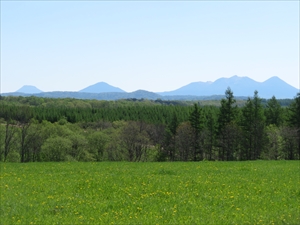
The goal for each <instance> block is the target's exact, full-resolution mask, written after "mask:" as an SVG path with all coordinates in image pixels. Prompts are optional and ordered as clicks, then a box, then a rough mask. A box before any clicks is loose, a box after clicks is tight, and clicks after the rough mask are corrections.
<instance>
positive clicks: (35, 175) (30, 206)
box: [0, 161, 300, 225]
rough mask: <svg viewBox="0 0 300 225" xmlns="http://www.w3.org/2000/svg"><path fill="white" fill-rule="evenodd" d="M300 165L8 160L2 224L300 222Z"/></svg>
mask: <svg viewBox="0 0 300 225" xmlns="http://www.w3.org/2000/svg"><path fill="white" fill-rule="evenodd" d="M299 166H300V163H299V161H246V162H205V161H204V162H173V163H172V162H165V163H159V162H155V163H129V162H100V163H81V162H71V163H67V162H65V163H28V164H20V163H0V168H1V171H0V182H1V183H0V195H1V208H0V223H1V224H222V225H223V224H299V221H300V213H299V212H300V189H299V187H300V167H299Z"/></svg>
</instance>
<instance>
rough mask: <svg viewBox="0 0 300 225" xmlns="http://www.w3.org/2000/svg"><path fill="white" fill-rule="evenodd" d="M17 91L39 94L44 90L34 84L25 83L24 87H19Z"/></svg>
mask: <svg viewBox="0 0 300 225" xmlns="http://www.w3.org/2000/svg"><path fill="white" fill-rule="evenodd" d="M16 92H20V93H25V94H38V93H41V92H43V91H41V90H40V89H38V88H37V87H35V86H32V85H24V86H23V87H21V88H20V89H18V90H17V91H16Z"/></svg>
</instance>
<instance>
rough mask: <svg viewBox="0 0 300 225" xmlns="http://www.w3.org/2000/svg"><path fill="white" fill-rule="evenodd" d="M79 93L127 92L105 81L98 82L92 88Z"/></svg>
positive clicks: (89, 87)
mask: <svg viewBox="0 0 300 225" xmlns="http://www.w3.org/2000/svg"><path fill="white" fill-rule="evenodd" d="M79 92H87V93H104V92H125V91H123V90H122V89H120V88H118V87H114V86H112V85H109V84H108V83H105V82H103V81H101V82H98V83H96V84H93V85H91V86H88V87H86V88H84V89H82V90H80V91H79Z"/></svg>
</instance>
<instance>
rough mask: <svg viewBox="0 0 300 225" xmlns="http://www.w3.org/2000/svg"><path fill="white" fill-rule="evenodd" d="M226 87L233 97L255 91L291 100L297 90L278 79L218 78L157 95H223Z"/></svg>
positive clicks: (266, 95) (267, 95)
mask: <svg viewBox="0 0 300 225" xmlns="http://www.w3.org/2000/svg"><path fill="white" fill-rule="evenodd" d="M227 87H230V88H231V90H232V91H233V94H234V95H235V96H246V97H249V96H250V97H251V96H253V94H254V91H255V90H257V91H258V94H259V96H260V97H261V98H271V97H272V96H273V95H274V96H275V97H276V98H278V99H279V98H293V97H294V96H295V95H296V93H297V92H298V90H297V89H296V88H294V87H293V86H291V85H289V84H287V83H286V82H284V81H283V80H281V79H280V78H278V77H271V78H270V79H268V80H266V81H264V82H257V81H255V80H252V79H250V78H249V77H238V76H233V77H230V78H220V79H218V80H216V81H215V82H193V83H190V84H188V85H186V86H183V87H181V88H179V89H177V90H174V91H169V92H161V93H158V94H160V95H162V96H174V95H196V96H204V95H206V96H210V95H224V93H225V90H226V89H227Z"/></svg>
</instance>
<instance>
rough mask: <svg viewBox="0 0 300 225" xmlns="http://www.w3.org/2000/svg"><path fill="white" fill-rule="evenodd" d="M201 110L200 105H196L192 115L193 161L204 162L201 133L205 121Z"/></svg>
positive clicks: (190, 119)
mask: <svg viewBox="0 0 300 225" xmlns="http://www.w3.org/2000/svg"><path fill="white" fill-rule="evenodd" d="M201 113H202V112H201V108H200V107H199V106H198V104H196V103H195V104H194V107H193V110H192V112H191V113H190V118H189V121H190V124H191V126H192V128H193V151H194V152H193V160H194V161H197V160H202V159H203V151H202V148H201V144H200V133H201V131H202V128H203V120H202V114H201Z"/></svg>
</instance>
